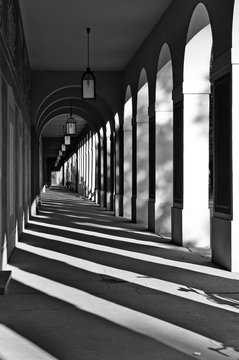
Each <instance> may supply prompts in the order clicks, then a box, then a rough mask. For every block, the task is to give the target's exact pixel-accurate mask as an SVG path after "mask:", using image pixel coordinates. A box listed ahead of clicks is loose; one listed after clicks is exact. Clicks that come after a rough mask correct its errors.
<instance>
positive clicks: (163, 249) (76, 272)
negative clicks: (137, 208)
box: [0, 189, 239, 360]
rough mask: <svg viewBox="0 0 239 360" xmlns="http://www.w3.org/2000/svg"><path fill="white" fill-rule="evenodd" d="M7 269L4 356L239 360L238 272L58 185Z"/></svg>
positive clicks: (0, 314)
mask: <svg viewBox="0 0 239 360" xmlns="http://www.w3.org/2000/svg"><path fill="white" fill-rule="evenodd" d="M7 270H11V271H12V280H11V282H10V284H9V288H8V292H7V294H6V295H1V296H0V360H38V359H40V360H48V359H49V360H53V359H54V360H56V359H57V360H134V359H137V360H164V359H172V360H181V359H185V360H186V359H193V358H195V359H204V360H211V359H237V360H238V359H239V274H233V273H230V272H227V271H224V270H222V269H220V268H218V267H217V266H215V265H213V264H212V263H210V258H209V257H208V254H204V253H203V252H200V253H197V252H195V251H191V250H190V249H185V248H181V247H177V246H173V245H172V244H170V241H169V239H162V238H160V237H159V236H157V235H155V234H151V233H149V232H147V231H144V230H143V229H140V228H139V227H138V226H137V225H136V224H132V223H130V222H129V221H127V220H126V219H123V218H117V217H115V216H113V213H111V212H106V211H105V210H104V209H103V208H100V207H99V206H97V205H95V204H94V203H92V202H90V201H86V200H84V199H80V198H79V197H77V196H76V194H74V193H73V192H70V191H68V190H63V189H49V190H48V191H47V192H46V193H45V194H44V196H43V198H42V204H41V206H40V207H39V211H38V214H37V215H36V216H34V217H32V218H31V221H30V222H29V224H28V226H27V228H26V229H25V231H24V234H23V236H22V238H21V241H20V242H19V243H18V244H17V248H16V249H15V251H14V253H13V255H12V257H11V261H10V263H9V265H8V267H7Z"/></svg>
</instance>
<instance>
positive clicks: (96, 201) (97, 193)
mask: <svg viewBox="0 0 239 360" xmlns="http://www.w3.org/2000/svg"><path fill="white" fill-rule="evenodd" d="M95 203H96V204H97V205H100V191H99V190H97V189H96V190H95Z"/></svg>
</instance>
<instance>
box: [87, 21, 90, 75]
mask: <svg viewBox="0 0 239 360" xmlns="http://www.w3.org/2000/svg"><path fill="white" fill-rule="evenodd" d="M89 34H90V28H87V35H88V36H87V55H88V68H89V67H90V60H89V59H90V41H89Z"/></svg>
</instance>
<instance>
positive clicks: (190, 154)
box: [183, 3, 213, 248]
mask: <svg viewBox="0 0 239 360" xmlns="http://www.w3.org/2000/svg"><path fill="white" fill-rule="evenodd" d="M195 29H196V31H195ZM187 41H188V42H187V44H186V48H185V58H184V83H183V95H184V97H183V100H184V126H183V137H184V158H183V162H184V165H183V167H184V168H183V243H184V245H190V246H196V247H208V248H209V247H210V212H209V116H210V90H211V84H210V80H209V79H210V68H211V58H212V43H213V41H212V30H211V25H210V21H209V16H208V12H207V10H206V8H205V6H204V5H203V4H201V3H200V4H199V5H197V7H196V9H195V10H194V13H193V15H192V18H191V22H190V26H189V30H188V37H187ZM198 54H200V56H198Z"/></svg>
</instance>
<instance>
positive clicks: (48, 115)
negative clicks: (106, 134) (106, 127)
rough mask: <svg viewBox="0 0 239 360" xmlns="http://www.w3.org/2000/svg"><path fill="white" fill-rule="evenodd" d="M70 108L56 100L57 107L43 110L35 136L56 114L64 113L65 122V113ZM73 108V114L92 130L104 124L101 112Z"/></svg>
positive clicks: (67, 112)
mask: <svg viewBox="0 0 239 360" xmlns="http://www.w3.org/2000/svg"><path fill="white" fill-rule="evenodd" d="M70 110H71V109H70V107H69V106H64V103H61V102H58V106H57V107H52V108H48V111H47V112H45V114H44V116H42V117H41V121H40V123H39V126H38V128H37V136H40V134H41V133H42V130H43V129H44V127H45V126H46V125H47V124H48V123H49V122H50V121H51V120H52V119H54V118H56V117H57V116H62V115H65V122H66V115H67V114H69V112H70ZM73 110H74V111H73V113H74V115H77V116H79V117H80V118H82V119H84V120H85V121H86V122H87V123H88V124H89V127H90V128H91V129H92V130H95V131H97V130H99V128H100V127H101V126H102V125H103V124H104V120H103V119H102V116H101V114H99V113H97V112H88V111H85V110H84V109H81V108H77V107H74V109H73Z"/></svg>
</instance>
